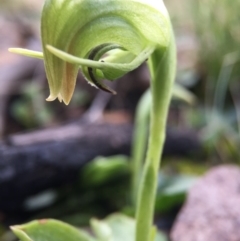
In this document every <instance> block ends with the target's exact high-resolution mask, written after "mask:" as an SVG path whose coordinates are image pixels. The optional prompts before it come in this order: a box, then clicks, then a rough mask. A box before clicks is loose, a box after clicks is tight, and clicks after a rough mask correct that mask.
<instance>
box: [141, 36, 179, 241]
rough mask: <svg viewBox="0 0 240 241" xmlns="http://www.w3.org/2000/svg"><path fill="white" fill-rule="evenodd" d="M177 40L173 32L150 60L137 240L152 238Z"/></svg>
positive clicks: (146, 240)
mask: <svg viewBox="0 0 240 241" xmlns="http://www.w3.org/2000/svg"><path fill="white" fill-rule="evenodd" d="M175 52H176V50H175V41H174V36H173V34H172V38H171V40H170V44H169V46H168V47H167V48H166V49H164V50H163V49H156V50H155V52H154V53H153V54H152V55H151V58H150V60H149V69H150V74H151V91H152V100H153V102H152V105H151V119H150V134H149V143H148V150H147V158H146V161H145V164H144V168H143V177H142V180H141V183H140V188H139V195H138V202H137V214H136V219H137V226H136V241H150V240H151V236H152V235H151V230H152V222H153V214H154V205H155V197H156V190H157V180H158V179H157V176H158V169H159V165H160V157H161V155H162V150H163V145H164V141H165V131H166V122H167V115H168V109H169V104H170V99H171V94H172V87H173V83H174V77H175V68H176V67H175V66H176V53H175Z"/></svg>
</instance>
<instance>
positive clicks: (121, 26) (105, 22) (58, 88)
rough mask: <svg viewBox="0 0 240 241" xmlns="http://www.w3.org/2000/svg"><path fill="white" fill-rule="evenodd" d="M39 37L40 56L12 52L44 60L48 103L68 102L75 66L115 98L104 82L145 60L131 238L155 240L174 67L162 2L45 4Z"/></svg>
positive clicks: (54, 0) (57, 0)
mask: <svg viewBox="0 0 240 241" xmlns="http://www.w3.org/2000/svg"><path fill="white" fill-rule="evenodd" d="M41 39H42V48H43V53H40V52H35V51H30V50H25V49H10V51H11V52H15V53H19V54H23V55H27V56H30V57H35V58H41V59H43V60H44V64H45V69H46V73H47V79H48V82H49V87H50V96H49V97H48V99H47V100H49V101H52V100H55V99H56V98H58V99H59V100H60V101H62V100H63V102H64V103H65V104H69V102H70V100H71V97H72V94H73V91H74V87H75V83H76V77H77V74H78V70H79V68H80V69H81V71H82V73H83V75H84V76H85V78H86V80H87V81H88V82H89V83H90V84H92V85H93V86H95V87H97V88H99V89H102V90H104V91H107V92H110V93H113V94H115V91H114V90H112V89H110V88H109V87H108V86H107V85H105V84H104V83H103V80H104V79H108V80H110V81H112V80H115V79H117V78H119V77H121V76H123V75H125V74H126V73H128V72H129V71H131V70H134V69H135V68H137V67H138V66H140V65H141V64H142V63H143V62H144V61H146V60H148V61H147V64H148V67H149V72H150V76H151V94H152V104H151V114H150V120H151V123H150V131H149V133H150V134H149V143H148V150H147V155H146V161H145V163H144V167H143V171H142V175H141V180H140V184H139V188H138V198H137V204H136V230H135V234H136V235H135V240H136V241H153V240H155V235H156V229H155V228H154V227H153V226H152V221H153V213H154V203H155V197H156V189H157V176H158V170H159V164H160V157H161V154H162V149H163V144H164V141H165V129H166V122H167V114H168V109H169V104H170V99H171V95H172V90H173V88H172V87H173V84H174V78H175V68H176V50H175V40H174V35H173V32H172V26H171V22H170V19H169V16H168V12H167V10H166V8H165V6H164V3H163V1H162V0H46V2H45V5H44V7H43V11H42V20H41ZM80 241H81V240H80Z"/></svg>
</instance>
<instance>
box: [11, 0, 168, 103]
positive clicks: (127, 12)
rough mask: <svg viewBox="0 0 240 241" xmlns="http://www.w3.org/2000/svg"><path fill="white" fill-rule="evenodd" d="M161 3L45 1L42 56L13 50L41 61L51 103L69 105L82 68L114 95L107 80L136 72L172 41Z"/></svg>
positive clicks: (147, 0)
mask: <svg viewBox="0 0 240 241" xmlns="http://www.w3.org/2000/svg"><path fill="white" fill-rule="evenodd" d="M170 38H171V27H170V21H169V16H168V13H167V10H166V8H165V6H164V3H163V1H162V0H46V1H45V4H44V7H43V11H42V18H41V40H42V48H43V53H40V52H35V51H30V50H25V49H9V50H10V51H11V52H15V53H19V54H23V55H27V56H29V57H35V58H42V59H43V60H44V64H45V70H46V74H47V79H48V83H49V88H50V96H49V97H48V99H47V100H48V101H52V100H55V99H56V98H58V99H59V100H60V101H62V100H63V102H64V103H65V104H68V103H69V102H70V100H71V98H72V95H73V91H74V88H75V83H76V78H77V74H78V70H79V68H80V69H81V70H82V73H83V75H84V77H85V78H86V80H87V81H88V82H89V83H90V84H92V85H93V86H95V87H97V88H100V89H102V90H105V91H107V92H110V93H113V94H115V91H113V90H111V89H110V88H109V87H108V86H106V85H105V84H104V83H103V82H102V80H103V79H108V80H111V81H112V80H115V79H117V78H119V77H121V76H123V75H125V74H126V73H127V72H129V71H131V70H133V69H135V68H137V67H138V66H139V65H141V64H142V63H143V62H144V61H146V60H147V59H148V58H150V57H151V54H152V53H153V52H154V51H155V50H157V49H165V48H166V47H167V46H168V45H169V42H170Z"/></svg>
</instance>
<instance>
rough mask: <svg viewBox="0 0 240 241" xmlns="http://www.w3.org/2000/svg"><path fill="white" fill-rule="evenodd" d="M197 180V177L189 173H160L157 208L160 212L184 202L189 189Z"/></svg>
mask: <svg viewBox="0 0 240 241" xmlns="http://www.w3.org/2000/svg"><path fill="white" fill-rule="evenodd" d="M196 180H197V178H196V177H194V176H187V175H185V176H184V175H179V176H174V177H167V176H165V175H159V179H158V183H159V186H158V192H157V199H156V210H157V211H158V212H163V211H168V210H169V209H171V208H172V207H174V206H176V205H180V204H182V203H183V201H184V200H185V197H186V193H187V191H188V190H189V189H190V187H192V185H193V184H194V183H195V181H196Z"/></svg>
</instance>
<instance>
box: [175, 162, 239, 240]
mask: <svg viewBox="0 0 240 241" xmlns="http://www.w3.org/2000/svg"><path fill="white" fill-rule="evenodd" d="M171 240H172V241H239V240H240V168H239V167H237V166H234V165H224V166H219V167H216V168H213V169H212V170H210V171H209V172H208V173H207V174H206V175H205V176H204V177H203V178H201V179H200V180H199V181H197V183H196V184H195V185H194V186H193V187H192V188H191V190H190V192H189V194H188V198H187V201H186V203H185V205H184V207H183V208H182V210H181V211H180V213H179V215H178V217H177V219H176V221H175V223H174V225H173V228H172V231H171Z"/></svg>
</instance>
